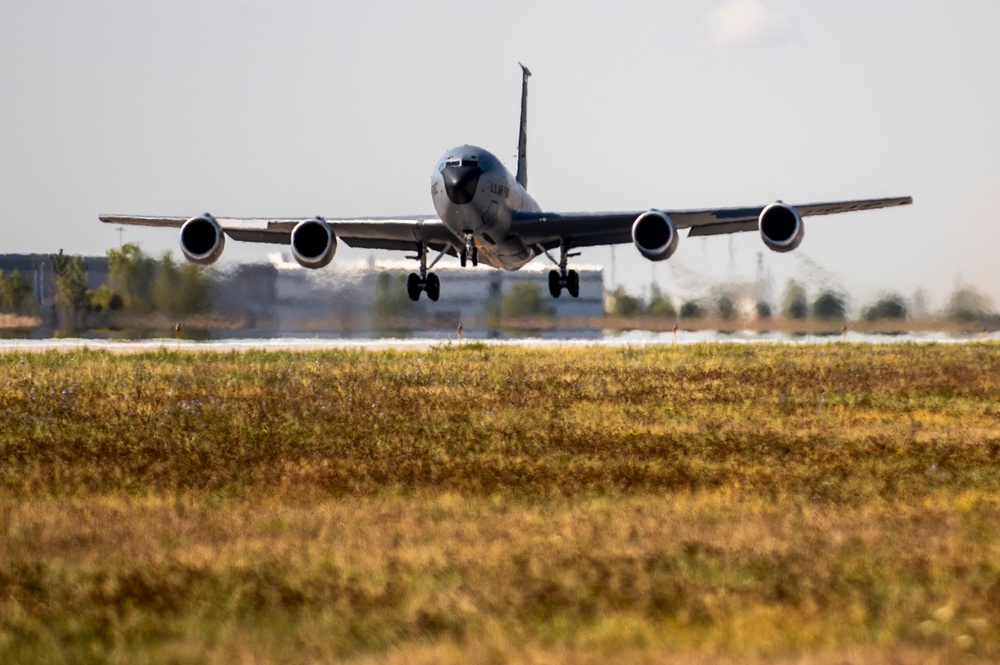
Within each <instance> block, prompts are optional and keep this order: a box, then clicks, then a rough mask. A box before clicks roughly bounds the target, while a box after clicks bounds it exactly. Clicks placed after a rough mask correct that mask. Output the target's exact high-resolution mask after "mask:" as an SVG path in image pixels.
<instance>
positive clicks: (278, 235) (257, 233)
mask: <svg viewBox="0 0 1000 665" xmlns="http://www.w3.org/2000/svg"><path fill="white" fill-rule="evenodd" d="M100 219H101V221H102V222H104V223H105V224H118V225H125V226H152V227H159V228H175V229H179V228H181V227H182V226H183V225H184V222H186V221H187V220H188V218H187V217H150V216H139V215H100ZM307 219H312V218H304V217H303V218H239V217H216V218H215V221H217V222H218V223H219V226H220V227H222V230H223V232H225V234H226V235H227V236H229V237H230V238H232V239H233V240H239V241H243V242H259V243H268V244H275V245H287V244H289V243H290V242H291V236H292V229H294V228H295V226H296V225H297V224H299V223H300V222H303V221H306V220H307ZM326 222H327V223H328V224H329V225H330V228H331V229H333V232H334V233H335V234H336V235H337V238H338V239H339V240H343V241H344V242H345V243H347V244H348V245H349V246H351V247H358V248H364V249H394V250H401V251H410V250H414V251H415V250H416V249H417V248H418V247H419V245H420V243H422V242H423V243H427V246H428V247H430V248H431V249H433V250H435V251H444V250H454V251H457V248H459V247H462V246H464V242H463V241H462V240H461V239H459V238H457V237H456V236H455V234H453V233H452V232H451V231H450V230H449V229H448V227H447V226H445V225H444V223H443V222H441V220H440V219H438V218H437V216H436V215H427V216H414V217H367V218H344V219H326Z"/></svg>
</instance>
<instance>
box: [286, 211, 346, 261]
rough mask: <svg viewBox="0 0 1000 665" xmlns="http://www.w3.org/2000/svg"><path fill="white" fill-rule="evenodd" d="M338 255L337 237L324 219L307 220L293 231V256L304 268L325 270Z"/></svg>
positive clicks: (297, 225)
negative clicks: (334, 256)
mask: <svg viewBox="0 0 1000 665" xmlns="http://www.w3.org/2000/svg"><path fill="white" fill-rule="evenodd" d="M336 253H337V236H336V234H335V233H334V232H333V229H331V228H330V225H329V224H327V223H326V220H325V219H323V218H322V217H313V218H312V219H306V220H303V221H301V222H299V223H298V224H296V225H295V228H294V229H292V256H294V257H295V260H296V261H298V264H299V265H300V266H302V267H303V268H310V269H312V270H316V269H317V268H324V267H326V266H327V265H329V264H330V261H332V260H333V255H334V254H336Z"/></svg>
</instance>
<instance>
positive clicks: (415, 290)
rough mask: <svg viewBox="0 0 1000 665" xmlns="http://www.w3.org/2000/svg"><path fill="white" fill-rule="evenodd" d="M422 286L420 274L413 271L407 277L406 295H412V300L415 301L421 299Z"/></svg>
mask: <svg viewBox="0 0 1000 665" xmlns="http://www.w3.org/2000/svg"><path fill="white" fill-rule="evenodd" d="M420 287H421V284H420V275H418V274H417V273H415V272H411V273H410V276H409V277H407V278H406V295H408V296H410V300H412V301H414V302H416V301H418V300H420V292H421V291H422V290H423V289H421V288H420Z"/></svg>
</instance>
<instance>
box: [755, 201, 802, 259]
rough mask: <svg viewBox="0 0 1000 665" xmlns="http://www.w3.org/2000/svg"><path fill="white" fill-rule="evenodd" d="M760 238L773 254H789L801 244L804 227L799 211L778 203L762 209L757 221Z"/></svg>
mask: <svg viewBox="0 0 1000 665" xmlns="http://www.w3.org/2000/svg"><path fill="white" fill-rule="evenodd" d="M757 226H758V227H759V228H760V237H761V239H762V240H763V241H764V244H765V245H767V246H768V247H769V248H770V249H772V250H774V251H775V252H790V251H792V250H793V249H795V248H796V247H798V246H799V245H800V244H801V243H802V235H803V234H804V233H805V227H804V225H803V224H802V217H801V216H800V215H799V211H798V210H796V209H795V208H793V207H792V206H790V205H787V204H785V203H782V202H781V201H778V202H777V203H772V204H771V205H769V206H767V207H766V208H764V209H763V210H762V211H761V213H760V218H759V219H758V220H757Z"/></svg>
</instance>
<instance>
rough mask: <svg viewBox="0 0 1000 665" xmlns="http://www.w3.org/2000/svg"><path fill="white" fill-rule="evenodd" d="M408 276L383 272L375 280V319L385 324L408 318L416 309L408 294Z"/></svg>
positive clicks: (398, 271) (396, 272) (404, 273)
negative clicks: (392, 320)
mask: <svg viewBox="0 0 1000 665" xmlns="http://www.w3.org/2000/svg"><path fill="white" fill-rule="evenodd" d="M407 277H408V274H407V273H406V272H404V271H402V270H397V271H395V272H389V271H387V270H383V271H382V272H380V273H379V274H378V277H377V278H376V280H375V318H376V319H377V320H378V321H380V322H382V323H384V322H387V321H389V320H391V319H398V318H403V317H406V316H407V315H409V314H411V313H412V312H413V310H414V308H415V307H416V303H414V302H413V301H412V300H410V296H409V295H408V294H407V292H406V279H407Z"/></svg>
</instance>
